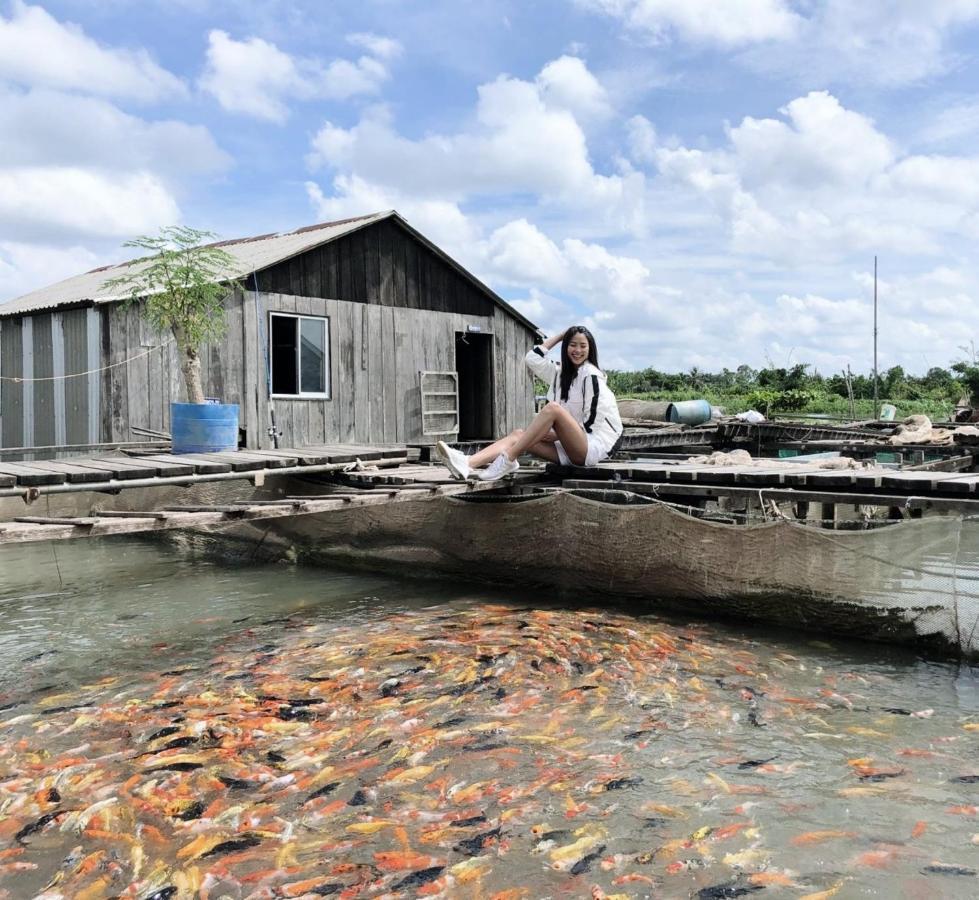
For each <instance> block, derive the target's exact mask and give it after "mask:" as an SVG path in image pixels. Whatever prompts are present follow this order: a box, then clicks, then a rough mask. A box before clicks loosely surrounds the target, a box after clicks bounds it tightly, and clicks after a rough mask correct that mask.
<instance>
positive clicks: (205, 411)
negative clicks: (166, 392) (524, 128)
mask: <svg viewBox="0 0 979 900" xmlns="http://www.w3.org/2000/svg"><path fill="white" fill-rule="evenodd" d="M170 434H171V435H172V436H173V452H174V453H215V452H216V451H218V450H237V449H238V404H237V403H171V404H170Z"/></svg>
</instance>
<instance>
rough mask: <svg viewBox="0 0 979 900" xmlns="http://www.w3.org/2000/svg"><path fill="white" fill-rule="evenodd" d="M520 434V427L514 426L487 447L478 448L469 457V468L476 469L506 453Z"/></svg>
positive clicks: (521, 430) (521, 433)
mask: <svg viewBox="0 0 979 900" xmlns="http://www.w3.org/2000/svg"><path fill="white" fill-rule="evenodd" d="M522 435H523V429H522V428H514V430H513V431H511V432H510V433H509V434H508V435H506V436H504V437H501V438H500V439H499V440H498V441H494V442H493V443H492V444H490V445H489V446H488V447H484V448H483V449H482V450H478V451H477V452H476V453H474V454H473V455H472V456H470V457H469V468H470V469H478V468H480V466H488V465H489V464H490V463H491V462H493V460H494V459H496V457H498V456H499V455H500V454H501V453H506V452H507V451H508V450H509V449H510V448H511V447H512V446H513V445H514V444H515V443H516V442H517V440H518V439H519V438H520V437H521V436H522Z"/></svg>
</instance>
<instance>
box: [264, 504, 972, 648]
mask: <svg viewBox="0 0 979 900" xmlns="http://www.w3.org/2000/svg"><path fill="white" fill-rule="evenodd" d="M283 527H285V528H288V529H290V530H292V531H293V534H292V536H293V537H296V538H305V544H306V546H308V547H310V549H311V551H312V552H313V553H314V554H315V555H318V556H320V557H323V558H324V559H327V558H328V559H333V560H337V559H339V558H343V559H344V560H345V561H347V562H350V561H357V560H361V561H370V562H372V563H376V562H377V561H378V560H387V561H392V562H401V563H408V564H411V565H413V566H417V567H420V568H421V569H422V570H424V568H430V569H434V570H438V571H441V572H450V573H454V574H463V573H464V574H467V575H477V576H480V577H486V578H491V579H496V580H506V581H511V582H519V583H521V584H524V585H541V586H546V587H548V588H552V589H553V588H555V587H557V588H573V589H575V591H576V592H578V594H579V595H580V593H581V591H592V592H597V593H600V594H607V595H610V596H611V597H613V598H636V599H642V600H643V601H654V602H655V603H656V604H658V605H660V606H662V607H665V608H669V609H673V610H680V611H683V612H685V613H695V614H697V615H702V616H703V615H706V616H712V615H720V616H736V617H741V618H749V619H757V620H762V621H767V622H770V623H774V624H778V625H789V626H794V627H802V628H805V629H806V630H808V631H810V632H813V631H823V632H834V633H841V634H848V635H852V636H858V637H861V638H868V639H875V640H886V641H892V642H898V643H905V644H912V645H918V646H927V647H931V648H932V649H935V650H938V651H942V652H948V651H951V652H954V653H962V654H965V655H967V656H976V655H979V633H977V631H979V628H977V623H979V520H976V519H971V518H963V517H951V516H950V517H934V518H926V519H918V520H907V521H903V522H900V523H897V524H893V525H889V526H887V527H883V528H874V529H871V530H866V531H831V530H827V529H822V528H818V527H813V526H811V525H804V524H800V523H798V522H793V521H790V520H786V519H780V520H775V521H771V522H768V523H765V524H757V525H727V524H720V523H717V522H712V521H708V520H705V519H698V518H695V517H693V516H690V515H687V514H685V513H683V512H682V511H679V510H677V509H674V508H671V507H669V506H667V505H665V504H661V503H650V504H648V505H636V506H633V505H615V504H612V503H605V502H599V501H595V500H591V499H588V498H583V497H578V496H575V495H572V494H570V493H554V494H549V495H544V496H531V497H529V498H526V499H523V500H522V501H521V502H469V501H466V500H464V499H457V498H448V499H442V500H437V501H428V502H417V503H416V502H411V503H402V504H393V505H391V506H383V507H376V508H366V509H357V510H350V511H342V512H336V513H329V514H326V515H323V516H308V517H296V518H294V519H291V520H287V521H286V522H284V523H283Z"/></svg>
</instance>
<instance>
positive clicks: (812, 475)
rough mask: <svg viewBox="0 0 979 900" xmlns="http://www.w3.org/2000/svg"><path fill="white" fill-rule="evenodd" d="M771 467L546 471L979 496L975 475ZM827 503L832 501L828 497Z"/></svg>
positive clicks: (625, 465) (574, 476)
mask: <svg viewBox="0 0 979 900" xmlns="http://www.w3.org/2000/svg"><path fill="white" fill-rule="evenodd" d="M772 462H773V464H772V465H771V466H766V465H756V466H711V465H703V464H700V465H698V464H692V463H687V462H682V463H671V462H668V461H662V460H656V461H646V460H635V461H623V462H604V463H600V464H599V465H598V466H594V467H584V466H568V467H561V466H548V467H547V468H548V471H549V472H552V473H553V474H556V475H559V476H560V477H562V478H563V479H566V480H567V479H570V480H573V481H576V482H580V481H588V482H601V481H613V482H619V481H631V482H636V483H646V484H650V483H661V484H672V485H681V484H687V485H713V486H723V485H730V486H738V487H746V488H747V487H750V488H760V487H764V488H785V489H787V488H792V489H796V490H805V491H808V492H810V493H814V492H823V493H825V494H827V495H831V494H833V493H839V492H840V491H844V492H849V493H865V494H873V493H887V494H895V495H900V494H908V495H911V494H914V495H923V494H925V495H938V496H958V497H979V473H976V472H969V473H963V472H954V471H953V472H942V471H914V470H900V469H884V468H867V469H823V468H818V467H816V466H810V465H806V464H805V463H783V464H782V465H777V464H775V461H772ZM826 500H827V502H831V497H830V496H827V498H826Z"/></svg>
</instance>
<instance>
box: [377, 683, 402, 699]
mask: <svg viewBox="0 0 979 900" xmlns="http://www.w3.org/2000/svg"><path fill="white" fill-rule="evenodd" d="M399 687H401V682H400V681H398V679H397V678H392V679H390V680H388V681H385V682H384V684H382V685H381V696H382V697H390V696H391V695H392V694H394V692H395V691H396V690H397V689H398V688H399Z"/></svg>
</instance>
